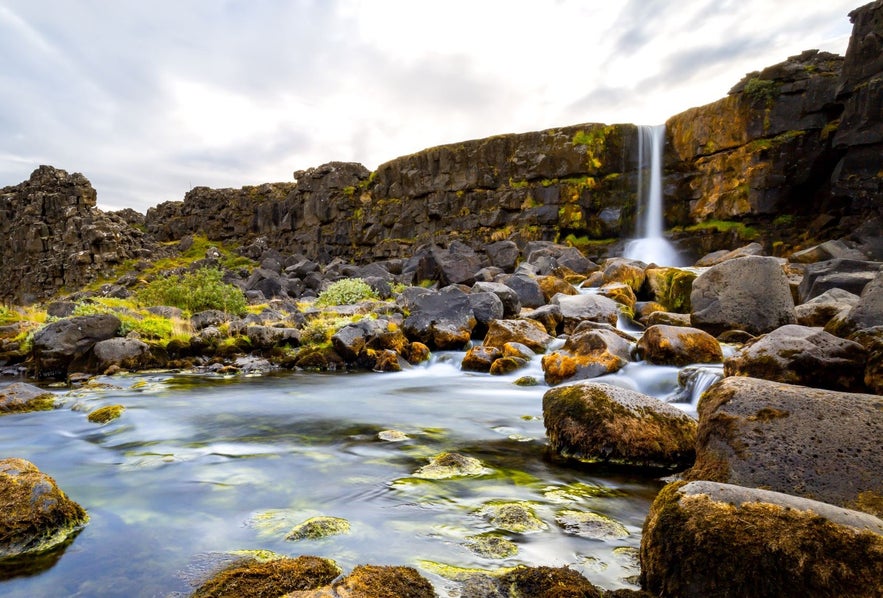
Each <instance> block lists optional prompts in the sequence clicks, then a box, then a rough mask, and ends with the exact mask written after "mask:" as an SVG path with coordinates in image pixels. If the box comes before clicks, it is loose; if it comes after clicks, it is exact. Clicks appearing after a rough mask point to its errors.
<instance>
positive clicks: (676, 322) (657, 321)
mask: <svg viewBox="0 0 883 598" xmlns="http://www.w3.org/2000/svg"><path fill="white" fill-rule="evenodd" d="M641 323H642V324H643V325H644V326H647V327H650V326H658V325H664V326H687V327H689V326H690V314H675V313H672V312H670V311H654V312H652V313H651V314H650V315H649V316H647V317H646V318H641ZM695 330H698V328H697V329H695Z"/></svg>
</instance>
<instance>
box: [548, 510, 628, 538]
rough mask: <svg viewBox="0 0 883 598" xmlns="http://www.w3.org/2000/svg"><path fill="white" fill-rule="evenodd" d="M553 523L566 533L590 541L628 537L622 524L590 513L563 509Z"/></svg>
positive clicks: (604, 516)
mask: <svg viewBox="0 0 883 598" xmlns="http://www.w3.org/2000/svg"><path fill="white" fill-rule="evenodd" d="M555 521H556V522H557V523H558V525H559V526H561V529H563V530H564V531H565V532H566V533H568V534H571V535H574V536H580V537H582V538H589V539H592V540H616V539H619V538H625V537H627V536H628V535H629V531H628V530H627V529H626V528H625V526H624V525H623V524H621V523H619V522H617V521H614V520H613V519H611V518H610V517H607V516H606V515H601V514H600V513H592V512H591V511H577V510H574V509H564V510H562V511H559V512H558V514H557V515H556V516H555Z"/></svg>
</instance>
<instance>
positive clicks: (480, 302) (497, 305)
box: [466, 291, 503, 337]
mask: <svg viewBox="0 0 883 598" xmlns="http://www.w3.org/2000/svg"><path fill="white" fill-rule="evenodd" d="M466 297H467V298H468V299H469V305H471V306H472V315H474V316H475V328H474V329H473V330H472V334H473V335H474V336H476V337H482V336H484V335H485V334H487V330H488V326H489V325H490V324H491V323H492V322H494V321H495V320H499V319H500V318H502V317H503V302H502V301H500V298H499V297H498V296H497V295H495V294H494V293H476V292H475V291H473V292H471V293H469V294H468V295H466Z"/></svg>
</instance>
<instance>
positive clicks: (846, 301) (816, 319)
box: [794, 288, 859, 327]
mask: <svg viewBox="0 0 883 598" xmlns="http://www.w3.org/2000/svg"><path fill="white" fill-rule="evenodd" d="M858 300H859V296H858V295H853V294H852V293H850V292H849V291H844V290H843V289H838V288H833V289H828V290H827V291H825V292H824V293H822V294H821V295H819V296H818V297H813V298H812V299H810V300H809V301H807V302H806V303H803V304H801V305H798V306H797V307H795V308H794V314H795V315H796V316H797V323H798V324H800V325H801V326H822V327H823V326H825V324H827V323H828V322H829V321H830V320H831V318H833V317H834V316H836V315H837V314H839V313H840V312H843V311H848V310H849V309H850V308H851V307H854V306H855V304H856V303H858Z"/></svg>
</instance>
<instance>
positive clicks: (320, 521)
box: [285, 515, 350, 541]
mask: <svg viewBox="0 0 883 598" xmlns="http://www.w3.org/2000/svg"><path fill="white" fill-rule="evenodd" d="M349 532H350V522H349V521H347V520H346V519H342V518H340V517H327V516H324V515H320V516H318V517H311V518H309V519H307V520H306V521H303V522H301V523H298V524H297V525H295V526H294V527H293V528H291V531H290V532H288V534H287V535H286V536H285V539H286V540H291V541H297V540H321V539H322V538H327V537H329V536H338V535H341V534H348V533H349Z"/></svg>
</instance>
